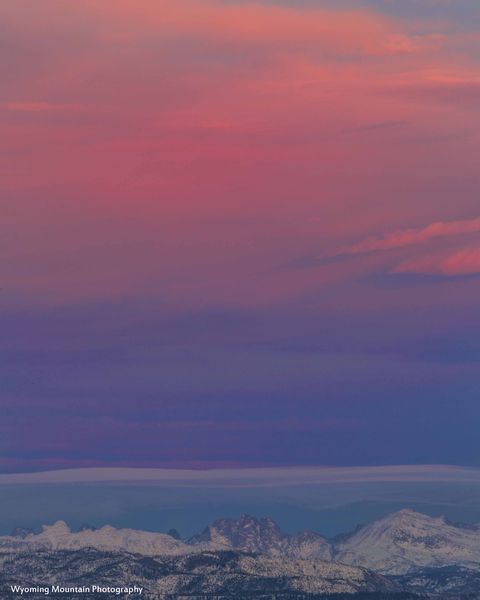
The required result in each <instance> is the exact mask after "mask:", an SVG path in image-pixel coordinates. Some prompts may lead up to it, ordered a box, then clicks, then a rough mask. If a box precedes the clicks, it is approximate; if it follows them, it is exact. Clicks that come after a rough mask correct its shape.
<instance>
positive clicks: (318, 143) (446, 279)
mask: <svg viewBox="0 0 480 600" xmlns="http://www.w3.org/2000/svg"><path fill="white" fill-rule="evenodd" d="M0 32H1V33H0V39H1V40H2V42H1V44H2V52H1V53H0V77H1V81H2V86H1V91H0V250H1V253H0V331H1V335H0V409H1V415H2V418H1V420H0V471H1V472H4V473H8V472H25V471H38V470H47V469H60V468H69V469H70V468H80V467H175V468H214V467H217V468H234V467H245V466H248V467H260V466H294V465H329V466H341V465H366V466H368V465H384V464H397V465H401V464H407V465H408V464H410V465H412V464H418V465H421V464H453V465H455V464H456V465H467V466H480V438H479V436H478V422H479V420H480V404H479V402H478V398H479V393H480V385H479V382H480V369H479V362H480V309H479V303H478V298H479V295H478V294H479V292H480V202H479V197H478V190H479V184H480V170H479V168H478V156H479V150H480V137H479V127H480V113H479V111H478V107H479V102H480V5H479V4H478V2H476V1H474V0H388V1H387V0H383V1H382V0H358V1H355V0H350V1H348V0H336V1H335V2H333V1H322V0H317V1H313V0H312V1H297V0H295V1H293V0H282V1H274V0H271V1H261V0H253V1H250V2H244V1H243V0H228V1H227V0H182V1H181V2H179V1H178V0H142V1H141V2H138V1H134V0H104V1H102V2H98V1H97V0H83V1H82V2H76V3H65V2H62V1H61V0H42V2H38V1H37V0H17V1H16V2H8V1H2V0H0Z"/></svg>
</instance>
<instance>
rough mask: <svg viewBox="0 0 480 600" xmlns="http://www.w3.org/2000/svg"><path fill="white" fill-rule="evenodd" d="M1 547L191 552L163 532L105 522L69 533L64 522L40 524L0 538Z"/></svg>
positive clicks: (152, 553)
mask: <svg viewBox="0 0 480 600" xmlns="http://www.w3.org/2000/svg"><path fill="white" fill-rule="evenodd" d="M0 548H3V549H16V550H28V549H45V550H75V549H81V548H95V549H96V550H105V551H123V552H131V553H133V554H143V555H145V556H160V555H161V556H176V555H180V554H186V553H189V552H192V550H193V549H192V548H191V547H190V546H187V545H186V544H184V543H182V542H181V541H179V540H176V539H174V538H173V537H171V536H169V535H166V534H164V533H152V532H149V531H137V530H135V529H115V528H114V527H111V526H110V525H105V527H102V528H101V529H96V530H91V529H84V530H83V531H79V532H72V531H70V528H69V527H68V525H67V524H66V523H65V522H64V521H57V522H56V523H55V524H54V525H51V526H46V525H44V526H43V531H42V532H41V533H39V534H38V535H35V534H30V535H27V536H26V537H24V538H21V539H18V538H14V537H3V538H0Z"/></svg>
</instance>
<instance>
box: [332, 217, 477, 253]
mask: <svg viewBox="0 0 480 600" xmlns="http://www.w3.org/2000/svg"><path fill="white" fill-rule="evenodd" d="M470 233H480V217H478V218H476V219H468V220H464V221H448V222H441V221H440V222H437V223H431V224H430V225H427V226H426V227H423V228H412V229H403V230H401V231H395V232H393V233H389V234H386V235H384V236H371V237H368V238H366V239H364V240H362V241H361V242H358V243H357V244H353V245H352V246H345V247H343V248H339V249H338V250H337V251H336V252H335V253H334V255H333V256H348V255H354V254H366V253H369V252H377V251H382V250H391V249H394V248H404V247H407V246H415V245H418V244H424V243H426V242H429V241H431V240H434V239H437V238H444V237H449V236H454V235H461V234H470Z"/></svg>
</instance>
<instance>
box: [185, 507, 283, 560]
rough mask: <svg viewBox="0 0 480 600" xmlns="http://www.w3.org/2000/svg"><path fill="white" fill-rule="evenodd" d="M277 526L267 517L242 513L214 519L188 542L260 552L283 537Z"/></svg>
mask: <svg viewBox="0 0 480 600" xmlns="http://www.w3.org/2000/svg"><path fill="white" fill-rule="evenodd" d="M284 537H285V536H284V534H283V533H282V532H281V530H280V528H279V526H278V525H277V524H276V523H275V521H273V520H272V519H269V518H262V519H257V518H256V517H253V516H251V515H247V514H243V515H241V516H240V517H239V518H238V519H235V518H223V519H217V520H215V521H214V522H213V523H212V524H211V525H208V526H207V527H206V528H205V529H204V531H203V532H202V533H201V534H200V535H197V536H194V537H193V538H191V540H190V543H192V544H199V543H203V544H205V543H208V544H213V545H215V546H216V547H218V548H222V547H223V548H236V549H240V550H245V551H251V552H261V551H263V550H265V549H266V546H267V545H268V546H271V544H272V543H279V542H280V541H281V540H283V538H284Z"/></svg>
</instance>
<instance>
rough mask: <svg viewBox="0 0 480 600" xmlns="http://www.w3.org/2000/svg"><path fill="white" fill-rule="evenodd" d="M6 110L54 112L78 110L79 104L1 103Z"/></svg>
mask: <svg viewBox="0 0 480 600" xmlns="http://www.w3.org/2000/svg"><path fill="white" fill-rule="evenodd" d="M1 107H2V108H4V109H6V110H12V111H19V112H54V111H67V110H79V109H81V108H82V107H81V105H79V104H64V103H58V102H5V103H3V104H2V105H1Z"/></svg>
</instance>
